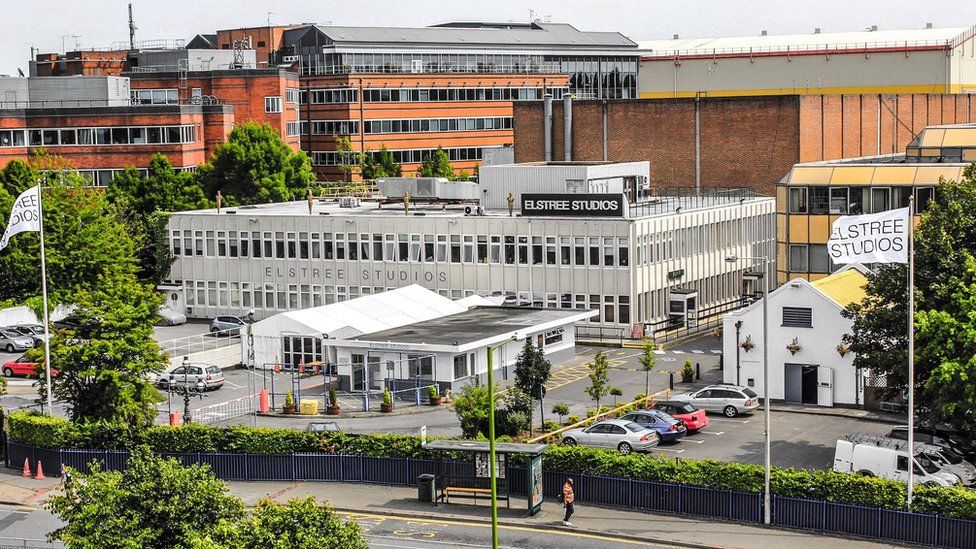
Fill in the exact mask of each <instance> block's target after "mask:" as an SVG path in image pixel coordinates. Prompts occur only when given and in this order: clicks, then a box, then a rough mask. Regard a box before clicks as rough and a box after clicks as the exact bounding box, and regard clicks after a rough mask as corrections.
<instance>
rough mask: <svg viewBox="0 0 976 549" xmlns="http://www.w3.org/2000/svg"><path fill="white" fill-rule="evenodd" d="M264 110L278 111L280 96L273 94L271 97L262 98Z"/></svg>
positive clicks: (279, 109)
mask: <svg viewBox="0 0 976 549" xmlns="http://www.w3.org/2000/svg"><path fill="white" fill-rule="evenodd" d="M264 112H267V113H278V112H281V96H280V95H275V96H271V97H265V98H264Z"/></svg>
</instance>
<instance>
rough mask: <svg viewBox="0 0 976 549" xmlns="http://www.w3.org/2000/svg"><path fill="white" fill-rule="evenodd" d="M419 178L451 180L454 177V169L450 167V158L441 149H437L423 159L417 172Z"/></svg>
mask: <svg viewBox="0 0 976 549" xmlns="http://www.w3.org/2000/svg"><path fill="white" fill-rule="evenodd" d="M417 175H419V176H420V177H446V178H448V179H451V178H453V177H454V167H453V166H451V158H450V157H449V156H447V151H445V150H444V148H443V147H437V150H436V151H434V154H431V155H428V156H427V157H425V158H424V161H423V163H421V164H420V171H418V172H417Z"/></svg>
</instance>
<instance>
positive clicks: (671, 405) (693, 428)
mask: <svg viewBox="0 0 976 549" xmlns="http://www.w3.org/2000/svg"><path fill="white" fill-rule="evenodd" d="M651 407H652V409H654V410H660V411H662V412H664V413H665V414H668V415H669V416H671V417H674V418H678V419H680V420H681V421H684V422H685V427H686V428H687V429H688V432H689V433H697V432H698V431H701V430H702V429H704V428H705V427H706V426H707V425H708V417H706V416H705V410H702V409H701V408H696V407H695V406H694V405H692V404H688V403H687V402H677V401H674V400H663V401H661V402H655V403H653V404H651Z"/></svg>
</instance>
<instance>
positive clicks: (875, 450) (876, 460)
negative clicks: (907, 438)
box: [834, 437, 960, 486]
mask: <svg viewBox="0 0 976 549" xmlns="http://www.w3.org/2000/svg"><path fill="white" fill-rule="evenodd" d="M852 438H853V437H852ZM899 443H900V444H899ZM907 447H908V443H906V442H904V441H896V440H882V439H879V440H876V441H875V442H857V441H856V438H855V441H852V440H849V439H844V440H838V441H837V448H836V449H835V451H834V471H838V472H841V473H856V474H860V475H867V476H872V477H881V478H887V479H891V480H899V481H901V482H908V464H909V457H908V451H907ZM913 461H914V466H915V469H914V477H913V479H912V480H913V482H914V483H915V484H936V485H939V486H956V485H959V484H960V481H959V477H957V476H956V475H953V474H952V473H947V472H945V471H940V470H939V467H938V466H937V465H936V464H935V463H932V461H931V460H930V459H929V458H927V457H925V454H916V455H915V456H914V460H913Z"/></svg>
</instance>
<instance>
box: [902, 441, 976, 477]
mask: <svg viewBox="0 0 976 549" xmlns="http://www.w3.org/2000/svg"><path fill="white" fill-rule="evenodd" d="M915 452H916V453H919V452H921V453H923V454H925V457H927V458H929V459H931V460H932V462H934V463H935V464H936V465H938V466H939V469H942V470H943V471H945V472H947V473H952V474H953V475H956V476H957V477H959V480H961V481H962V483H963V486H972V485H973V484H976V466H973V464H972V463H969V462H968V461H966V460H964V459H962V458H961V457H959V456H958V455H956V454H955V453H954V452H953V451H952V450H947V449H945V448H943V447H941V446H935V445H934V444H925V443H924V442H916V443H915Z"/></svg>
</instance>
